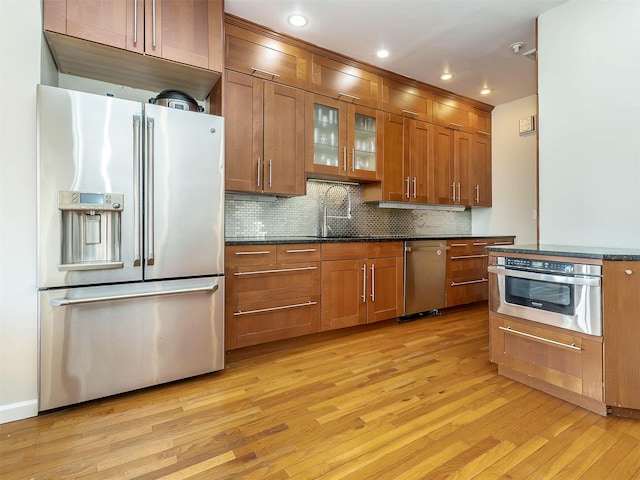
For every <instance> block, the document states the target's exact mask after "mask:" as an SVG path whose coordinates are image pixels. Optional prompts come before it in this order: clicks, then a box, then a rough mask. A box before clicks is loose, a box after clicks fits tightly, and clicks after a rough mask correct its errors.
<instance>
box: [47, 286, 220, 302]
mask: <svg viewBox="0 0 640 480" xmlns="http://www.w3.org/2000/svg"><path fill="white" fill-rule="evenodd" d="M218 288H219V285H218V284H217V283H216V284H213V285H207V286H204V287H195V288H178V289H175V290H163V291H160V292H145V293H132V294H129V295H110V296H105V297H93V298H80V299H77V300H74V299H69V298H52V299H51V300H49V305H51V306H52V307H64V306H67V305H82V304H87V303H98V302H111V301H115V300H130V299H134V298H143V297H159V296H162V295H178V294H182V293H198V292H212V293H215V292H216V291H217V290H218Z"/></svg>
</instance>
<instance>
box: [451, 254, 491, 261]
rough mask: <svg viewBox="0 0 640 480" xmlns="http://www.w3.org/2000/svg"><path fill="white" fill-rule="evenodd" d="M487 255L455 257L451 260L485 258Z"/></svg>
mask: <svg viewBox="0 0 640 480" xmlns="http://www.w3.org/2000/svg"><path fill="white" fill-rule="evenodd" d="M488 256H489V255H488V254H486V253H479V254H477V255H458V256H457V257H451V260H461V259H464V258H485V257H488Z"/></svg>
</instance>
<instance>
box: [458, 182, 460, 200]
mask: <svg viewBox="0 0 640 480" xmlns="http://www.w3.org/2000/svg"><path fill="white" fill-rule="evenodd" d="M458 201H460V182H458Z"/></svg>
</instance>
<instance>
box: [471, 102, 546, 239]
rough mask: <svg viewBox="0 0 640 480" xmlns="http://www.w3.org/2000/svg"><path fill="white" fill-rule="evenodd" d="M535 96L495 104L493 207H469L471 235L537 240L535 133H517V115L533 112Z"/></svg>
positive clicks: (527, 115) (492, 141) (492, 147)
mask: <svg viewBox="0 0 640 480" xmlns="http://www.w3.org/2000/svg"><path fill="white" fill-rule="evenodd" d="M536 100H537V98H536V96H535V95H531V96H529V97H525V98H521V99H519V100H515V101H513V102H510V103H505V104H503V105H498V106H497V107H496V108H495V109H494V110H493V113H492V118H491V120H492V133H493V135H492V138H491V156H492V184H493V185H492V186H493V189H492V190H493V193H492V198H493V202H492V204H493V206H492V208H473V209H472V211H471V219H472V224H471V225H472V227H471V228H472V232H473V234H474V235H511V234H513V235H515V236H516V243H517V244H520V245H522V244H532V243H536V235H537V232H536V229H537V224H536V218H535V217H534V214H535V213H536V208H537V205H536V175H537V174H536V148H537V145H536V135H535V134H528V135H526V136H520V134H519V129H518V126H519V121H520V119H523V118H526V117H529V116H531V115H536V109H537V105H536Z"/></svg>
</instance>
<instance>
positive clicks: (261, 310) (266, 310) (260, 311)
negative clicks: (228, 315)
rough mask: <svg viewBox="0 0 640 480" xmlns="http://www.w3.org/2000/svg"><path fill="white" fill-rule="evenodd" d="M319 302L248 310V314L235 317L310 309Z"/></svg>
mask: <svg viewBox="0 0 640 480" xmlns="http://www.w3.org/2000/svg"><path fill="white" fill-rule="evenodd" d="M317 304H318V302H311V301H309V302H307V303H296V304H295V305H284V306H282V307H272V308H260V309H258V310H247V311H246V312H242V311H240V312H235V313H234V314H233V315H234V316H236V317H239V316H240V315H251V314H253V313H264V312H276V311H278V310H287V309H289V308H298V307H309V306H311V305H317Z"/></svg>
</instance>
